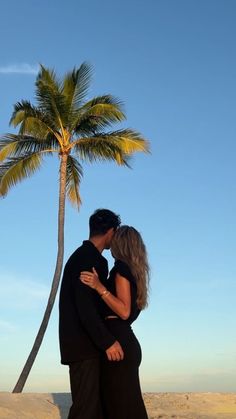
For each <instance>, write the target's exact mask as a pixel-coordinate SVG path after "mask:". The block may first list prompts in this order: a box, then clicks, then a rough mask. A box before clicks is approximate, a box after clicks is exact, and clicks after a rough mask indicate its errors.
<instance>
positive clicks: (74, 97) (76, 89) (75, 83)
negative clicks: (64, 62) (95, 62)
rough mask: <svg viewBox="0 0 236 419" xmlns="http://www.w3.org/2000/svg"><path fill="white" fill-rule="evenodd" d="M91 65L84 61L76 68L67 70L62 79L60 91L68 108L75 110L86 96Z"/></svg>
mask: <svg viewBox="0 0 236 419" xmlns="http://www.w3.org/2000/svg"><path fill="white" fill-rule="evenodd" d="M91 76H92V67H91V65H89V64H88V63H86V62H84V63H82V64H81V66H80V67H79V68H78V69H76V68H74V69H73V70H72V71H71V72H69V73H68V74H67V75H66V76H65V78H64V80H63V87H62V93H63V95H64V97H65V100H66V103H67V104H68V108H69V109H71V110H75V111H77V110H78V109H79V107H80V106H81V104H82V102H83V100H84V99H85V98H86V95H87V93H88V89H89V86H90V83H91Z"/></svg>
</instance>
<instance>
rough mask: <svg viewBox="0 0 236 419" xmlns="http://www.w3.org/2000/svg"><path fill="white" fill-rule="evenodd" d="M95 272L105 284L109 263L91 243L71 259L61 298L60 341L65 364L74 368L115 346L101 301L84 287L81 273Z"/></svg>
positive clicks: (92, 291)
mask: <svg viewBox="0 0 236 419" xmlns="http://www.w3.org/2000/svg"><path fill="white" fill-rule="evenodd" d="M93 267H94V268H95V269H96V271H97V273H98V275H99V279H100V280H101V282H104V281H106V279H107V275H108V266H107V260H106V259H105V258H104V257H103V256H102V255H101V253H100V252H99V251H98V249H97V248H96V247H95V246H94V245H93V243H92V242H90V241H89V240H85V241H84V242H83V244H82V246H80V247H79V248H78V249H77V250H76V251H75V252H74V253H73V254H72V255H71V256H70V258H69V260H68V261H67V263H66V266H65V269H64V274H63V278H62V284H61V290H60V298H59V341H60V351H61V363H62V364H71V363H73V362H77V361H80V360H82V359H89V358H94V357H97V356H99V353H100V352H101V351H105V350H106V349H107V348H109V347H110V346H111V345H113V343H114V342H115V340H116V339H115V338H114V337H113V336H112V335H111V334H110V332H109V331H108V330H107V328H106V326H105V324H104V322H103V319H102V318H101V316H100V313H99V303H100V297H99V295H98V294H97V292H96V291H95V290H93V289H91V288H90V287H88V286H87V285H85V284H83V283H82V282H81V281H80V279H79V277H80V272H81V271H92V268H93Z"/></svg>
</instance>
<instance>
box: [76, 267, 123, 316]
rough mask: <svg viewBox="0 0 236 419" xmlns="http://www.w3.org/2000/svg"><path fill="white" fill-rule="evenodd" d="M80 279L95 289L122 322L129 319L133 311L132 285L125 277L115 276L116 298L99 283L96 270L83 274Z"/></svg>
mask: <svg viewBox="0 0 236 419" xmlns="http://www.w3.org/2000/svg"><path fill="white" fill-rule="evenodd" d="M80 279H81V281H82V282H83V283H84V284H86V285H88V286H89V287H90V288H93V289H95V290H96V291H97V292H98V293H99V295H100V296H101V298H102V299H103V301H104V302H105V303H106V305H107V306H108V307H110V308H111V309H112V311H114V313H116V314H117V315H118V316H119V317H120V318H121V319H122V320H126V319H128V318H129V316H130V310H131V293H130V283H129V281H128V280H127V279H126V278H125V277H124V276H121V275H120V274H118V273H117V274H116V276H115V285H116V297H115V296H114V295H113V294H111V293H110V291H108V290H107V289H106V287H104V285H103V284H102V283H101V282H100V281H99V278H98V275H97V272H96V271H95V269H93V272H81V275H80Z"/></svg>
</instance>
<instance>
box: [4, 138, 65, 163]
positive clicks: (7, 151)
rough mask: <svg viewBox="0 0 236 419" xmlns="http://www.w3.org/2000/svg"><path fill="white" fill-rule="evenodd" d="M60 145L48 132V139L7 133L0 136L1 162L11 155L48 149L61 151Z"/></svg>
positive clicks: (48, 151) (16, 155)
mask: <svg viewBox="0 0 236 419" xmlns="http://www.w3.org/2000/svg"><path fill="white" fill-rule="evenodd" d="M59 150H60V147H59V144H58V142H57V140H56V138H55V137H54V136H53V135H52V134H48V136H47V139H46V140H44V139H43V140H41V139H39V138H35V137H31V136H27V135H17V134H6V135H5V136H3V137H2V138H0V162H1V161H3V160H5V159H6V158H9V157H13V156H14V157H16V158H19V157H20V156H23V155H24V154H26V155H28V154H34V153H39V152H45V151H47V153H48V154H52V152H59Z"/></svg>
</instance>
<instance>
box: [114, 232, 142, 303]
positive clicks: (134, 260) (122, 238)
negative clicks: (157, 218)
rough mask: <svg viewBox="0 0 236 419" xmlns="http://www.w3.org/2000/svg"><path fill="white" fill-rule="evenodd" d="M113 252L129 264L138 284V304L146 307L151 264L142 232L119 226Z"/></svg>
mask: <svg viewBox="0 0 236 419" xmlns="http://www.w3.org/2000/svg"><path fill="white" fill-rule="evenodd" d="M111 253H112V256H113V257H114V258H115V259H119V260H121V261H122V262H125V263H126V264H127V265H128V266H129V268H130V271H131V273H132V275H133V276H134V278H135V280H136V284H137V305H138V307H139V309H140V310H142V309H144V308H145V307H147V304H148V286H149V265H148V258H147V252H146V247H145V244H144V242H143V239H142V237H141V235H140V233H139V232H138V231H137V230H136V229H135V228H134V227H130V226H127V225H123V226H121V227H119V228H118V229H117V230H116V232H115V234H114V236H113V238H112V242H111Z"/></svg>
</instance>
